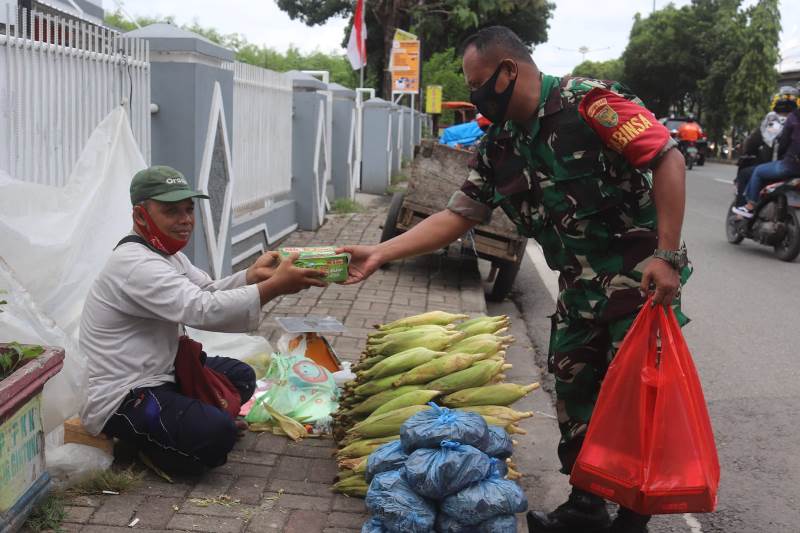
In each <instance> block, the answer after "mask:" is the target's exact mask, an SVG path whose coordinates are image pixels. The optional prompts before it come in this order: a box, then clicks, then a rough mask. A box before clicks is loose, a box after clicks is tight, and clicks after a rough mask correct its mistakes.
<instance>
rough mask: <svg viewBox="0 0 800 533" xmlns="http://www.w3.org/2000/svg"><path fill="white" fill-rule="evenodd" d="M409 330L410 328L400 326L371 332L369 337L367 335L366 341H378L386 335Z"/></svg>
mask: <svg viewBox="0 0 800 533" xmlns="http://www.w3.org/2000/svg"><path fill="white" fill-rule="evenodd" d="M410 329H411V326H401V327H398V328H394V329H387V330H385V331H373V332H372V333H370V334H369V335H367V340H370V339H380V338H383V337H385V336H386V335H391V334H393V333H402V332H403V331H408V330H410Z"/></svg>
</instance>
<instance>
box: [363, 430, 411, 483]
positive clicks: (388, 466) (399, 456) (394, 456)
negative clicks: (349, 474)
mask: <svg viewBox="0 0 800 533" xmlns="http://www.w3.org/2000/svg"><path fill="white" fill-rule="evenodd" d="M406 459H408V455H407V454H406V452H404V451H403V445H402V443H401V442H400V441H399V440H393V441H392V442H389V443H386V444H384V445H383V446H381V447H380V448H378V449H376V450H375V451H374V452H372V453H371V454H369V458H368V459H367V471H366V474H365V477H366V479H367V483H369V482H370V481H372V478H374V477H375V476H376V475H378V474H380V473H381V472H388V471H389V470H397V469H398V468H400V467H402V466H403V465H404V464H405V462H406Z"/></svg>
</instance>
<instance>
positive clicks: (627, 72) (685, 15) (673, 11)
mask: <svg viewBox="0 0 800 533" xmlns="http://www.w3.org/2000/svg"><path fill="white" fill-rule="evenodd" d="M695 22H696V21H695V19H694V10H693V8H692V6H684V7H682V8H680V9H678V8H676V7H674V6H673V5H671V4H670V5H668V6H667V7H665V8H664V9H661V10H659V11H656V12H654V13H653V14H651V15H650V16H649V17H647V18H642V16H641V15H639V14H638V13H637V15H636V17H635V19H634V22H633V27H632V28H631V34H630V40H629V41H628V46H627V47H626V48H625V52H624V53H623V54H622V60H623V63H624V69H623V79H624V80H626V82H627V84H628V85H629V86H630V87H631V89H633V91H634V92H635V93H636V94H637V95H638V96H639V97H640V98H642V100H644V102H645V104H647V106H648V107H649V108H650V109H651V110H652V111H653V112H654V113H655V114H656V115H657V116H663V115H666V114H667V113H668V112H669V111H670V107H672V106H674V107H676V108H677V111H678V112H683V111H685V109H686V108H691V107H693V105H694V104H696V103H697V102H698V101H699V98H700V95H699V90H698V86H697V82H698V80H701V79H703V78H704V77H705V74H706V64H705V63H704V61H703V57H702V56H701V54H699V50H698V42H699V41H702V39H703V35H700V34H698V33H697V31H696V24H695Z"/></svg>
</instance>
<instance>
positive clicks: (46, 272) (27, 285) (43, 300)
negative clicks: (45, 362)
mask: <svg viewBox="0 0 800 533" xmlns="http://www.w3.org/2000/svg"><path fill="white" fill-rule="evenodd" d="M145 166H146V165H145V161H144V159H143V157H142V155H141V153H140V151H139V148H138V146H137V144H136V141H135V140H134V138H133V134H132V133H131V129H130V124H129V123H128V118H127V115H126V114H125V112H124V110H123V109H122V108H121V107H120V108H117V109H116V110H114V111H112V112H111V113H110V114H109V115H108V116H107V117H106V118H105V119H104V120H103V122H101V123H100V125H98V127H97V128H96V129H95V131H94V132H93V133H92V135H91V137H90V138H89V141H88V142H87V143H86V147H85V149H84V150H83V152H82V153H81V156H80V158H79V160H78V162H77V163H76V164H75V167H74V169H73V170H72V173H71V175H70V178H69V180H68V182H67V184H66V185H65V186H64V187H53V186H47V185H39V184H33V183H25V182H21V181H17V180H14V179H11V178H10V177H9V176H8V175H7V174H4V173H3V172H2V171H0V260H4V261H5V263H7V264H3V262H2V261H0V291H5V292H6V294H4V295H2V294H0V300H3V299H5V300H7V301H8V305H6V306H3V307H4V312H3V313H0V340H2V341H7V340H17V341H20V342H27V343H37V344H49V345H56V346H62V347H64V348H65V351H66V358H65V361H64V368H63V370H62V371H61V372H60V373H59V374H57V375H56V376H55V377H54V378H53V379H51V380H50V381H49V382H48V383H47V385H45V389H44V404H43V409H42V411H43V423H44V428H45V432H50V431H51V430H53V429H56V428H58V427H59V426H60V425H61V424H62V423H63V421H64V420H66V419H68V418H71V417H72V416H75V415H76V414H77V413H78V411H79V410H80V407H81V405H82V403H83V401H84V400H85V391H86V386H85V384H86V357H85V355H84V354H82V353H80V351H79V350H78V329H79V325H80V316H81V312H82V310H83V303H84V301H85V299H86V296H87V294H88V292H89V289H90V288H91V285H92V282H93V281H94V279H95V278H96V277H97V275H98V274H99V272H100V271H101V270H102V268H103V266H104V265H105V263H106V261H107V260H108V258H109V256H110V255H111V252H112V250H113V248H114V246H115V245H116V243H117V242H118V241H119V239H121V238H122V237H123V236H125V235H126V234H127V233H128V232H129V231H130V228H131V225H132V221H131V204H130V193H129V186H130V180H131V178H132V177H133V175H134V174H135V173H136V172H138V171H139V170H141V169H142V168H144V167H145ZM190 335H192V336H193V337H195V338H197V339H198V340H199V341H200V342H202V343H203V345H204V347H205V349H206V352H207V353H209V354H210V355H226V356H229V357H236V358H238V359H242V358H245V357H248V356H250V355H253V354H256V353H263V352H268V353H269V352H271V351H272V349H271V347H270V346H269V344H268V343H267V341H266V340H264V339H263V338H261V337H250V336H247V335H239V334H225V333H209V332H200V331H196V330H192V331H190ZM53 434H56V432H53ZM48 443H49V444H58V443H56V442H52V443H51V442H50V439H48Z"/></svg>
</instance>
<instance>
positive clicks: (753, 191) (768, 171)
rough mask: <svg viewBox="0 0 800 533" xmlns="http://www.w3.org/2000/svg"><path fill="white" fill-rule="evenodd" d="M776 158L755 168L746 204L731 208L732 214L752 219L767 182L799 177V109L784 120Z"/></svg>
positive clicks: (746, 192)
mask: <svg viewBox="0 0 800 533" xmlns="http://www.w3.org/2000/svg"><path fill="white" fill-rule="evenodd" d="M778 157H779V159H777V160H776V161H771V162H769V163H763V164H761V165H758V166H757V167H755V169H754V170H753V175H752V177H751V178H750V182H749V183H748V184H747V189H746V191H745V197H746V199H747V204H746V205H744V206H738V207H733V208H732V209H733V212H734V213H736V214H737V215H739V216H742V217H744V218H752V217H753V209H755V206H756V204H757V203H758V197H759V194H760V193H761V189H762V188H763V187H764V185H765V184H766V183H767V182H770V181H780V180H782V179H785V178H788V177H791V176H800V109H797V108H795V110H794V111H792V112H791V113H790V114H789V116H788V117H787V118H786V122H785V123H784V125H783V131H782V132H781V136H780V139H779V140H778Z"/></svg>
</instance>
